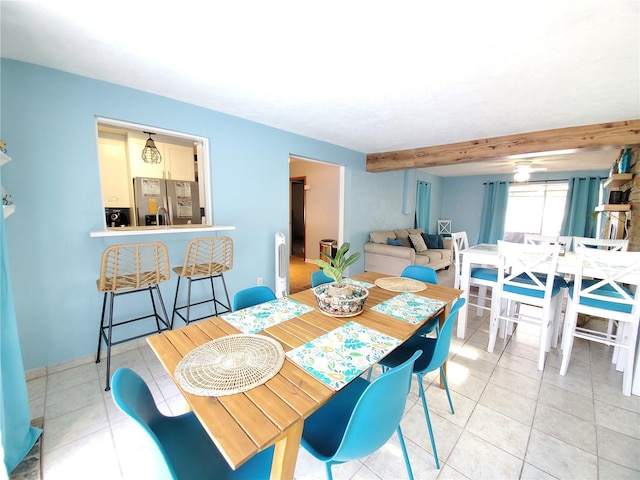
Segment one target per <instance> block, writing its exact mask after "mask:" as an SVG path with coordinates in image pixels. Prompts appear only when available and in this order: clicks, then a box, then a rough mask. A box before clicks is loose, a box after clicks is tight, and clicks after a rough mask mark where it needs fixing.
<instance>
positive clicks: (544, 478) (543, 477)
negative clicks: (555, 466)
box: [520, 462, 557, 480]
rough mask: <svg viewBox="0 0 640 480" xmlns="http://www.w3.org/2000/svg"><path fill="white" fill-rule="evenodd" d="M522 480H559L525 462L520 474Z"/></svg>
mask: <svg viewBox="0 0 640 480" xmlns="http://www.w3.org/2000/svg"><path fill="white" fill-rule="evenodd" d="M520 479H521V480H557V479H556V477H554V476H553V475H549V474H548V473H546V472H543V471H542V470H540V469H539V468H536V467H534V466H533V465H531V464H529V463H527V462H525V463H524V466H523V467H522V473H521V474H520Z"/></svg>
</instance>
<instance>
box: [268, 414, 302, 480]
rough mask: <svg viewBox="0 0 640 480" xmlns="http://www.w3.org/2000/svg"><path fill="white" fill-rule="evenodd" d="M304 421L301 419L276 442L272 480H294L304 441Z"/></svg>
mask: <svg viewBox="0 0 640 480" xmlns="http://www.w3.org/2000/svg"><path fill="white" fill-rule="evenodd" d="M303 426H304V420H303V419H302V418H301V419H300V420H298V421H297V422H296V423H294V424H293V425H291V427H289V428H288V429H287V431H286V432H284V436H283V437H282V438H281V439H280V440H278V441H277V442H276V445H275V449H274V451H273V463H272V465H271V477H270V478H271V480H285V479H286V480H293V474H294V472H295V469H296V461H297V460H298V450H299V449H300V440H301V439H302V427H303Z"/></svg>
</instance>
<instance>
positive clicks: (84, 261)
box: [0, 59, 440, 369]
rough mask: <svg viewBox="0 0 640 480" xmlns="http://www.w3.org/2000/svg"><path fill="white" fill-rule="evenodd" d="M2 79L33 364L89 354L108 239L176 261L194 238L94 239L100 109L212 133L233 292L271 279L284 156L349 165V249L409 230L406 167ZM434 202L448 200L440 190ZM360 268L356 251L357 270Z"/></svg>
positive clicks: (124, 96)
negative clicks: (230, 245)
mask: <svg viewBox="0 0 640 480" xmlns="http://www.w3.org/2000/svg"><path fill="white" fill-rule="evenodd" d="M0 75H1V77H0V82H1V83H0V88H1V90H0V95H1V96H0V98H1V105H0V113H1V117H0V119H1V123H0V127H1V130H0V132H1V137H2V139H3V140H4V141H5V142H6V143H7V147H8V152H9V155H10V156H11V157H12V161H11V162H10V163H8V164H7V165H5V166H4V167H3V169H2V181H3V184H4V186H5V187H6V188H7V190H8V191H9V193H10V194H11V195H12V196H13V200H14V203H15V204H16V205H17V210H16V213H14V214H13V215H12V216H11V217H9V218H8V219H7V222H6V227H7V243H8V249H9V259H10V267H11V276H12V287H13V293H14V298H15V303H16V315H17V318H18V328H19V332H20V340H21V346H22V352H23V356H24V363H25V368H27V369H33V368H36V367H41V366H45V365H51V364H55V363H58V362H62V361H65V360H69V359H72V358H76V357H80V356H84V355H89V354H93V353H94V352H95V347H96V340H97V333H98V323H99V316H100V309H101V305H102V303H101V302H102V296H101V295H100V294H99V293H98V292H97V290H96V286H95V281H96V279H97V278H98V276H99V267H100V256H101V254H102V251H103V250H104V248H105V246H107V245H111V244H115V243H127V242H138V241H153V240H160V241H163V242H164V243H165V244H166V245H167V247H168V248H169V257H170V261H171V265H172V266H176V265H180V264H181V263H182V259H183V257H184V249H185V246H186V244H187V242H188V240H190V239H191V238H194V237H195V236H197V235H196V234H188V233H180V234H172V235H164V236H163V235H158V236H144V237H134V236H132V237H118V238H117V239H113V238H111V239H104V238H90V237H89V232H91V231H96V230H101V229H102V228H103V224H102V217H103V210H102V200H101V194H100V181H99V170H98V160H97V145H96V125H95V117H97V116H99V117H106V118H112V119H116V120H123V121H127V122H133V123H139V124H143V125H148V126H152V127H153V126H155V127H158V128H162V129H167V130H175V131H178V132H185V133H190V134H193V135H198V136H202V137H207V138H209V140H210V149H211V151H210V158H211V180H210V182H211V185H212V189H213V194H212V197H213V218H214V222H215V223H216V224H219V225H235V227H236V229H235V230H234V231H231V232H229V233H228V235H229V236H231V237H232V238H233V240H234V249H235V252H234V268H233V270H232V271H231V272H229V273H228V274H227V275H225V278H226V279H227V285H228V287H229V290H230V294H231V295H233V293H235V291H237V290H239V289H241V288H245V287H248V286H251V285H255V283H256V279H257V278H258V277H263V279H264V282H265V284H267V285H273V282H274V280H275V279H274V270H275V266H274V234H275V233H276V232H288V231H289V227H288V224H289V207H288V206H289V198H288V195H289V193H288V190H289V187H288V185H289V167H288V158H289V154H296V155H299V156H303V157H307V158H314V159H318V160H322V161H326V162H330V163H334V164H337V165H344V166H345V170H346V172H345V226H344V234H345V240H346V241H349V242H351V244H352V250H354V251H357V250H359V251H362V245H363V244H364V243H365V242H366V241H368V237H369V232H370V231H371V230H379V229H382V228H386V227H408V226H412V225H413V214H411V215H405V214H403V213H402V200H403V179H404V174H403V172H390V173H375V174H374V173H366V172H365V158H366V156H365V154H364V153H361V152H356V151H353V150H348V149H345V148H342V147H338V146H336V145H331V144H328V143H325V142H320V141H316V140H313V139H310V138H306V137H303V136H300V135H295V134H292V133H288V132H285V131H282V130H278V129H274V128H270V127H267V126H264V125H260V124H257V123H254V122H249V121H246V120H242V119H239V118H237V117H233V116H229V115H225V114H222V113H219V112H215V111H212V110H208V109H205V108H201V107H197V106H194V105H189V104H185V103H182V102H178V101H175V100H171V99H168V98H164V97H160V96H156V95H152V94H148V93H144V92H140V91H137V90H132V89H129V88H124V87H120V86H117V85H113V84H109V83H104V82H100V81H95V80H91V79H88V78H85V77H80V76H76V75H71V74H67V73H64V72H60V71H57V70H51V69H47V68H43V67H39V66H35V65H32V64H26V63H22V62H16V61H13V60H7V59H2V64H1V69H0ZM437 178H438V177H434V179H437ZM414 188H415V187H414ZM436 190H437V189H436V188H435V186H434V190H433V191H434V192H435V191H436ZM412 195H413V198H415V191H414V192H413V194H412ZM432 208H433V209H434V210H435V211H439V208H440V205H439V199H438V198H437V197H435V195H434V202H433V205H432ZM436 217H438V215H434V218H436ZM224 234H227V233H224ZM363 267H364V260H363V259H361V260H360V261H359V262H358V263H357V264H356V265H354V266H353V267H352V268H351V272H352V273H358V272H360V271H362V270H363ZM175 283H176V277H175V275H174V276H173V277H172V279H171V281H169V282H166V283H163V284H162V286H161V290H162V294H163V296H164V299H165V303H166V304H167V307H169V306H170V304H171V303H172V300H173V294H174V291H175ZM134 297H136V296H135V295H134V296H132V299H131V301H130V304H128V305H127V308H129V309H131V310H134V309H135V308H136V303H135V301H134V300H133V298H134ZM123 298H124V297H123Z"/></svg>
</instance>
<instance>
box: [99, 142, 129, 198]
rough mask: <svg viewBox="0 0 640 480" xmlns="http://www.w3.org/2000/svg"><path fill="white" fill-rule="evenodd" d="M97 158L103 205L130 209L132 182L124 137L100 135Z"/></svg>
mask: <svg viewBox="0 0 640 480" xmlns="http://www.w3.org/2000/svg"><path fill="white" fill-rule="evenodd" d="M98 158H99V160H100V178H101V180H102V181H101V184H102V203H103V205H104V206H105V207H111V208H118V207H121V208H125V207H126V208H130V207H132V206H133V202H132V182H131V176H130V175H129V162H128V158H127V142H126V139H125V137H124V136H121V135H114V134H108V133H106V134H105V133H101V134H100V137H98Z"/></svg>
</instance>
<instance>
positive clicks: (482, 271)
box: [451, 232, 498, 316]
mask: <svg viewBox="0 0 640 480" xmlns="http://www.w3.org/2000/svg"><path fill="white" fill-rule="evenodd" d="M451 237H452V239H453V263H454V267H455V270H454V280H453V288H460V283H461V274H462V254H461V252H462V251H463V250H464V249H465V248H469V239H468V237H467V232H454V233H452V234H451ZM497 275H498V270H497V269H495V268H489V267H484V266H477V267H473V268H472V269H471V271H470V276H469V287H476V288H477V289H478V293H477V294H471V292H468V300H467V305H474V306H475V307H476V316H481V315H482V313H483V312H484V311H487V310H490V309H491V305H489V306H487V289H491V295H492V296H493V291H494V287H495V286H496V282H497ZM467 308H468V307H467Z"/></svg>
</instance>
